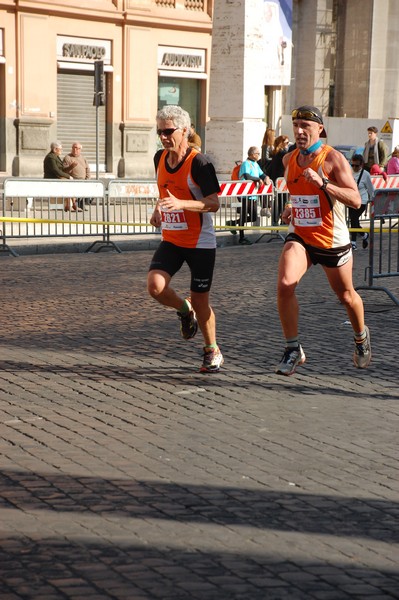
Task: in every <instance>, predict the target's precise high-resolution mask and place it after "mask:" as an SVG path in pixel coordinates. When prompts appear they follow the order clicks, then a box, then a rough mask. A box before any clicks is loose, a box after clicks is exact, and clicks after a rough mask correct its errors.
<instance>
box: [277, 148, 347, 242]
mask: <svg viewBox="0 0 399 600" xmlns="http://www.w3.org/2000/svg"><path fill="white" fill-rule="evenodd" d="M331 150H332V147H331V146H327V145H324V146H322V148H321V152H319V154H317V156H315V158H314V160H313V161H312V162H311V163H310V164H309V165H307V166H306V167H300V166H299V165H298V155H299V150H298V149H296V150H294V151H293V152H292V155H291V156H290V159H289V161H288V165H287V168H286V170H285V180H286V182H287V187H288V190H289V192H290V196H291V198H290V201H291V202H292V213H291V223H290V225H289V228H288V233H296V234H297V235H298V236H299V237H300V238H301V239H302V240H303V241H304V242H305V243H306V244H309V245H310V246H315V247H317V248H325V249H327V248H328V249H329V248H339V247H341V246H346V245H347V244H349V243H350V238H349V231H348V227H347V225H346V220H345V205H344V204H343V203H342V202H339V201H338V200H336V199H335V198H334V197H333V196H332V195H331V194H329V193H328V191H327V190H319V189H316V188H315V186H314V185H312V184H311V183H309V182H308V181H307V180H306V179H305V177H304V175H303V171H304V170H305V169H308V168H311V169H313V170H314V171H316V173H318V174H319V175H320V176H321V177H326V174H325V173H324V171H323V164H324V160H325V158H326V156H327V154H328V153H329V152H330V151H331Z"/></svg>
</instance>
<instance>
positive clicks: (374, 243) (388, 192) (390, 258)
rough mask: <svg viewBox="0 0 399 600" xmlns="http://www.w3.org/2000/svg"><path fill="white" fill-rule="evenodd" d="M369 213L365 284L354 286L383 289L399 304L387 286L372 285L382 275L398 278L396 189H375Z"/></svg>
mask: <svg viewBox="0 0 399 600" xmlns="http://www.w3.org/2000/svg"><path fill="white" fill-rule="evenodd" d="M370 213H371V214H370V240H369V265H368V267H367V269H366V273H365V280H366V281H368V285H367V286H358V287H357V288H356V289H367V290H380V291H383V292H385V293H386V294H387V295H388V296H389V297H390V298H391V300H392V301H393V302H394V303H395V304H396V305H397V306H399V299H398V298H396V297H395V295H394V294H393V293H392V292H391V291H390V290H389V289H388V288H387V287H384V286H377V285H375V284H374V281H375V280H380V279H382V278H392V277H399V226H398V223H399V188H385V189H384V188H382V189H377V190H376V195H375V198H374V200H373V201H372V202H371V211H370Z"/></svg>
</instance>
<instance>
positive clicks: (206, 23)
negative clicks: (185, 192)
mask: <svg viewBox="0 0 399 600" xmlns="http://www.w3.org/2000/svg"><path fill="white" fill-rule="evenodd" d="M212 8H213V1H212V0H90V2H81V1H80V0H68V1H67V2H62V1H58V0H51V2H50V1H49V0H47V1H42V0H5V1H4V0H3V1H0V173H2V174H4V175H13V176H26V177H41V176H42V175H43V158H44V156H45V154H47V152H48V151H49V148H50V143H51V142H52V141H54V140H60V141H61V142H62V145H63V152H64V153H65V154H66V153H67V152H69V151H70V149H71V146H72V143H73V141H76V140H78V141H80V142H81V143H82V146H83V154H84V155H85V157H86V158H87V159H88V161H89V163H90V165H91V167H92V170H93V171H95V170H96V169H98V171H99V174H100V176H101V175H106V174H109V175H110V176H119V177H132V178H135V179H147V178H150V179H153V177H154V169H153V162H152V158H153V155H154V152H155V150H156V148H157V144H158V140H157V136H156V132H155V115H156V112H157V110H158V108H160V107H162V106H163V105H164V104H166V103H168V104H171V103H173V104H182V105H183V106H184V107H185V108H186V109H187V110H188V111H189V112H190V115H191V118H192V120H193V122H194V123H195V125H196V128H197V131H198V132H199V134H200V135H201V137H202V138H203V139H204V137H205V123H206V121H207V95H208V85H207V83H208V78H209V70H210V49H211V26H212ZM98 61H100V63H102V67H103V78H102V82H103V89H104V93H103V95H102V96H101V103H100V105H99V106H95V105H94V103H93V101H94V64H95V62H98Z"/></svg>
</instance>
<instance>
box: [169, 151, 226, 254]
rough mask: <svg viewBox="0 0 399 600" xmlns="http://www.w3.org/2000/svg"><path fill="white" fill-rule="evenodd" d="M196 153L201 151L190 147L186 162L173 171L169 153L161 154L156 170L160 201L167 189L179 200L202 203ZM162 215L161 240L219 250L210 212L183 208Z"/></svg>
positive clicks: (182, 245) (190, 246)
mask: <svg viewBox="0 0 399 600" xmlns="http://www.w3.org/2000/svg"><path fill="white" fill-rule="evenodd" d="M197 154H198V151H197V150H195V149H193V148H191V151H190V153H189V154H188V155H187V156H186V158H185V159H184V161H183V162H182V163H180V164H179V165H178V166H177V167H176V168H175V169H173V170H172V171H173V172H170V170H169V171H168V170H167V168H166V165H165V161H166V158H167V155H168V152H167V151H163V152H162V154H161V156H160V159H159V163H158V167H157V183H158V189H159V195H160V198H161V199H162V198H166V197H167V196H168V193H167V190H170V192H171V193H172V194H173V195H174V196H176V198H182V199H192V200H199V199H202V198H203V197H204V194H203V193H202V191H201V188H200V186H199V185H198V183H196V182H195V181H194V179H193V176H192V172H191V168H192V162H193V159H194V158H195V157H196V155H197ZM161 212H162V240H164V241H166V242H171V243H172V244H175V245H176V246H180V247H182V248H216V237H215V232H214V229H213V221H212V216H211V213H200V212H194V211H190V210H184V209H181V210H173V211H161Z"/></svg>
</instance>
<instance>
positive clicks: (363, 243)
mask: <svg viewBox="0 0 399 600" xmlns="http://www.w3.org/2000/svg"><path fill="white" fill-rule="evenodd" d="M369 237H370V236H369V234H368V233H367V232H366V233H365V234H364V235H363V241H362V246H363V248H364V249H366V248H367V246H368V245H369Z"/></svg>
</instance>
